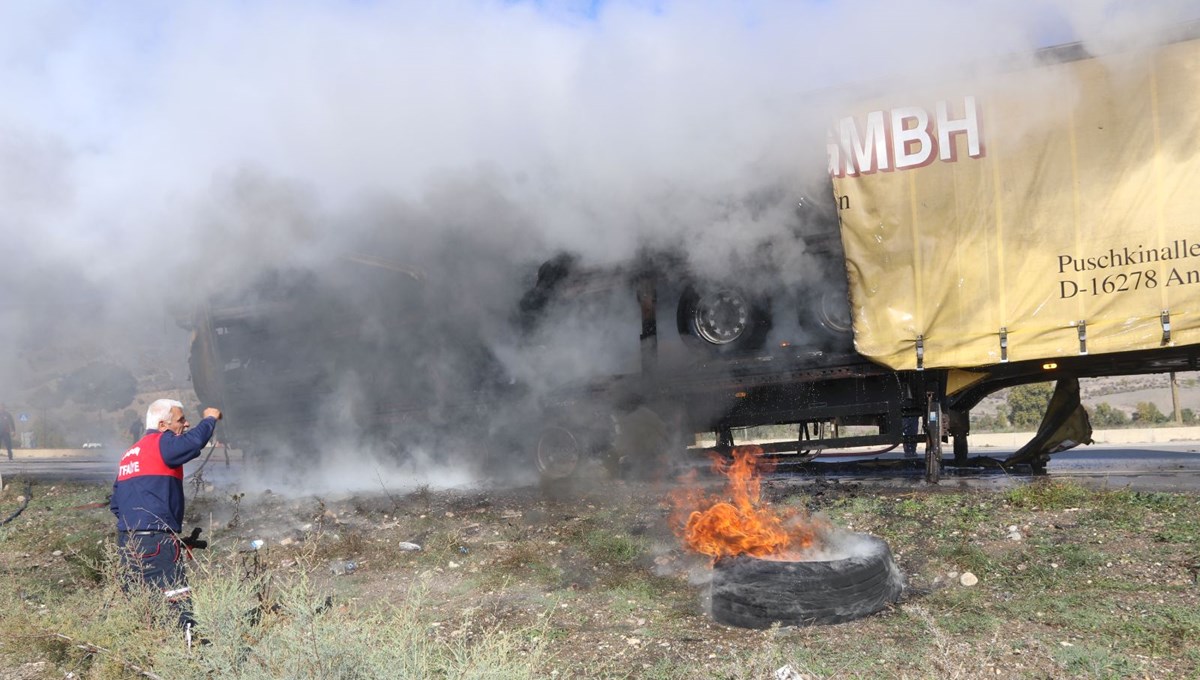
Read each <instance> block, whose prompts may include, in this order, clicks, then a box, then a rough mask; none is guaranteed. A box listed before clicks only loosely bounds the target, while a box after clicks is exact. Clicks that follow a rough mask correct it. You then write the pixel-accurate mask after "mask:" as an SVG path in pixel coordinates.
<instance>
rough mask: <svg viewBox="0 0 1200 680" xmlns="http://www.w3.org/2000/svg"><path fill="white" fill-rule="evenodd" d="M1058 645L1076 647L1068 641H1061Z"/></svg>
mask: <svg viewBox="0 0 1200 680" xmlns="http://www.w3.org/2000/svg"><path fill="white" fill-rule="evenodd" d="M1058 644H1060V645H1062V646H1063V647H1074V646H1075V645H1073V644H1071V643H1070V642H1067V641H1066V640H1061V641H1060V642H1059V643H1058Z"/></svg>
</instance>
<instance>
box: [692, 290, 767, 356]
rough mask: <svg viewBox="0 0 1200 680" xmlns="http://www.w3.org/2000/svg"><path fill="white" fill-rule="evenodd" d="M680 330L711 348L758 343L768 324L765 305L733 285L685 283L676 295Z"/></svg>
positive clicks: (720, 350)
mask: <svg viewBox="0 0 1200 680" xmlns="http://www.w3.org/2000/svg"><path fill="white" fill-rule="evenodd" d="M677 321H678V326H679V333H680V335H681V336H683V337H684V338H685V339H687V340H688V341H689V344H692V345H694V346H697V347H701V348H704V349H707V350H708V351H710V352H716V353H724V352H736V351H741V350H747V349H755V348H757V347H760V346H761V345H762V343H763V341H764V340H765V339H766V335H767V331H769V330H770V328H771V323H770V314H769V313H767V311H766V307H765V306H764V305H763V304H761V303H759V302H757V301H755V300H753V299H752V298H751V297H750V296H749V295H747V294H746V293H744V292H742V291H740V290H738V289H736V288H732V287H724V286H721V287H707V288H696V287H694V286H688V288H687V289H686V290H685V291H684V293H683V295H682V296H681V297H680V299H679V310H678V315H677Z"/></svg>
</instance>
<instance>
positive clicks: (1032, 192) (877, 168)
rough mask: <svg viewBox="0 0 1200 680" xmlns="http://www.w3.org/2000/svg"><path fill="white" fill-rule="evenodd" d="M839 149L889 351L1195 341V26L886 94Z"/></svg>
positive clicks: (1199, 76)
mask: <svg viewBox="0 0 1200 680" xmlns="http://www.w3.org/2000/svg"><path fill="white" fill-rule="evenodd" d="M829 161H830V172H831V173H832V174H833V177H834V191H835V194H836V197H837V200H838V206H839V215H840V219H841V230H842V241H843V245H844V246H845V253H846V262H847V269H848V273H849V279H850V295H851V301H852V307H853V319H854V333H855V344H856V347H857V349H858V351H859V352H860V353H862V354H863V355H865V356H867V357H870V358H871V359H873V360H875V361H877V362H879V363H881V364H884V365H886V366H889V367H891V368H894V369H913V368H919V367H923V368H935V367H945V368H949V367H958V368H971V367H977V366H985V365H990V364H996V363H1001V362H1004V361H1024V360H1047V361H1052V360H1054V359H1055V358H1058V357H1066V356H1076V355H1079V354H1103V353H1109V352H1121V351H1128V350H1145V349H1154V348H1159V347H1164V346H1170V345H1186V344H1194V343H1200V40H1195V39H1190V40H1184V41H1180V42H1174V43H1169V44H1165V45H1158V46H1155V47H1153V48H1147V49H1144V50H1138V51H1129V52H1124V53H1120V54H1114V55H1111V56H1108V57H1103V58H1098V57H1088V58H1082V59H1075V60H1072V61H1066V62H1061V63H1055V64H1048V65H1041V66H1036V67H1029V68H1026V69H1017V70H1010V71H1006V72H1000V73H993V74H989V75H987V76H981V77H978V78H973V79H971V80H970V82H968V83H966V84H963V83H962V82H958V83H955V84H953V85H948V86H947V87H945V88H932V89H929V90H926V91H921V92H917V93H914V94H912V95H911V96H903V97H899V98H886V97H881V98H878V99H875V100H873V101H871V102H868V103H866V104H865V105H863V106H862V107H861V108H860V109H859V110H857V111H853V112H852V113H851V115H848V116H847V117H845V118H843V119H841V120H840V121H838V123H837V125H836V126H835V129H834V130H833V131H832V133H831V139H830V145H829Z"/></svg>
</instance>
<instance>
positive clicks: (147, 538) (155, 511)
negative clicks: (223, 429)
mask: <svg viewBox="0 0 1200 680" xmlns="http://www.w3.org/2000/svg"><path fill="white" fill-rule="evenodd" d="M220 419H221V412H220V411H219V410H217V409H215V408H206V409H204V417H203V419H202V420H201V421H200V422H199V423H197V424H196V426H195V427H194V428H191V429H190V430H189V423H188V420H187V418H186V417H185V416H184V415H183V404H181V403H180V402H178V401H175V400H173V399H159V400H157V401H155V402H154V403H152V404H150V407H149V408H148V409H147V410H146V429H145V432H144V433H143V434H142V437H141V438H140V439H138V440H137V441H136V442H135V443H134V445H133V446H132V447H130V448H129V450H128V451H126V452H125V455H124V456H122V457H121V461H120V463H119V464H118V467H117V480H116V482H114V483H113V494H112V501H111V503H110V504H109V507H110V509H111V510H112V513H113V514H114V515H116V517H117V546H118V548H119V553H120V559H121V563H122V566H123V567H124V568H125V573H126V575H127V576H128V577H129V578H130V579H132V580H134V581H140V582H142V583H145V584H147V585H150V586H152V587H154V588H157V589H160V590H162V592H163V594H164V595H166V596H167V599H168V600H169V601H170V602H171V603H172V606H173V607H174V608H175V610H176V611H177V612H178V613H179V623H180V625H181V626H183V627H184V629H185V630H187V631H188V634H189V639H190V633H191V626H192V618H191V610H190V608H189V607H188V593H189V592H190V590H189V589H188V587H187V579H186V575H185V573H184V568H183V558H184V557H185V556H186V555H187V553H188V550H189V548H190V547H192V545H193V544H198V543H199V541H197V540H196V536H197V534H198V532H197V533H194V534H193V535H192V536H191V537H190V539H189V538H181V537H180V535H179V532H180V531H181V530H182V529H183V509H184V498H183V465H184V463H187V462H188V461H191V460H194V459H195V458H196V457H197V456H199V455H200V452H201V451H202V450H203V449H204V445H205V444H207V443H208V440H209V439H211V438H212V436H213V432H214V431H215V430H216V427H217V421H218V420H220ZM189 541H191V542H189ZM196 547H203V546H201V545H196ZM124 585H125V586H126V587H128V585H129V582H128V581H127V582H126V583H125V584H124Z"/></svg>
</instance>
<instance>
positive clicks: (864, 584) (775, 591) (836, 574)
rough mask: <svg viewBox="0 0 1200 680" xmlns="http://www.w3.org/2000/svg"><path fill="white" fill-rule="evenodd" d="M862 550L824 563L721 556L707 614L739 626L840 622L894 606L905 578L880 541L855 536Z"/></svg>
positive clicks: (718, 620)
mask: <svg viewBox="0 0 1200 680" xmlns="http://www.w3.org/2000/svg"><path fill="white" fill-rule="evenodd" d="M853 536H854V539H855V540H854V542H855V543H856V544H858V545H859V546H860V547H861V548H862V550H861V551H859V552H858V554H856V555H855V556H854V557H846V558H842V559H836V560H829V561H794V562H793V561H787V560H770V559H758V558H756V557H750V556H746V555H740V556H737V557H722V558H720V559H718V560H717V561H716V563H714V564H713V577H712V584H711V586H710V593H711V595H712V616H713V619H715V620H716V621H717V622H718V623H723V624H725V625H728V626H738V627H740V628H768V627H770V626H771V625H772V624H775V623H779V624H782V625H784V626H809V625H813V624H828V623H842V622H844V621H851V620H854V619H858V618H862V617H864V616H867V615H869V614H873V613H875V612H877V611H879V610H881V609H883V608H884V607H886V606H888V604H890V603H892V602H895V601H896V600H897V599H898V598H899V597H900V594H901V593H902V592H903V590H904V577H903V576H902V575H901V573H900V569H899V568H898V567H897V566H896V563H895V561H894V560H893V559H892V553H891V550H889V549H888V546H887V543H885V542H884V541H883V540H882V539H879V538H877V537H875V536H870V535H867V534H854V535H853Z"/></svg>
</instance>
